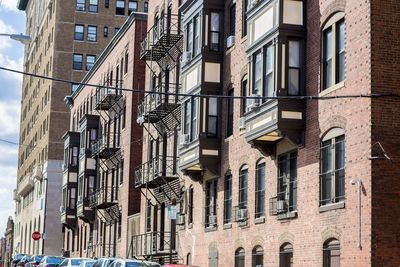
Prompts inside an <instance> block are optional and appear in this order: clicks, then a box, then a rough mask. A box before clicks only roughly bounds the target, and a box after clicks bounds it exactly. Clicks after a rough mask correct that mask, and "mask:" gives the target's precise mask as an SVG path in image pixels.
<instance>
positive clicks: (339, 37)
mask: <svg viewBox="0 0 400 267" xmlns="http://www.w3.org/2000/svg"><path fill="white" fill-rule="evenodd" d="M336 42H337V44H336V49H337V55H336V70H337V71H336V83H339V82H341V81H343V80H344V60H345V51H344V20H341V21H339V22H338V23H337V24H336Z"/></svg>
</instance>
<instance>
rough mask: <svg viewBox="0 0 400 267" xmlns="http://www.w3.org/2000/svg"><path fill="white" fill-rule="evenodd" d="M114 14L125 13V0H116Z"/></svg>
mask: <svg viewBox="0 0 400 267" xmlns="http://www.w3.org/2000/svg"><path fill="white" fill-rule="evenodd" d="M115 14H116V15H122V16H123V15H125V0H117V2H116V9H115Z"/></svg>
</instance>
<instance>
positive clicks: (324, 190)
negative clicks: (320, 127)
mask: <svg viewBox="0 0 400 267" xmlns="http://www.w3.org/2000/svg"><path fill="white" fill-rule="evenodd" d="M344 145H345V140H344V135H341V136H338V137H335V138H332V139H330V140H326V141H323V142H322V143H321V166H320V168H321V174H320V181H321V182H320V183H321V198H320V204H321V205H326V204H330V203H334V202H340V201H344V199H345V193H344V179H345V177H344V167H345V166H344V159H345V154H344V153H345V150H344Z"/></svg>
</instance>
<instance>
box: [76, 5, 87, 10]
mask: <svg viewBox="0 0 400 267" xmlns="http://www.w3.org/2000/svg"><path fill="white" fill-rule="evenodd" d="M76 10H77V11H85V7H84V6H77V7H76Z"/></svg>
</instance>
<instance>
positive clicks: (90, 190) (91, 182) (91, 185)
mask: <svg viewBox="0 0 400 267" xmlns="http://www.w3.org/2000/svg"><path fill="white" fill-rule="evenodd" d="M93 193H94V176H93V175H90V176H89V185H88V196H90V195H92V194H93Z"/></svg>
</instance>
